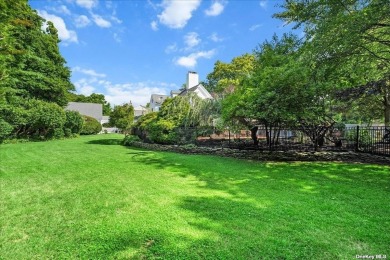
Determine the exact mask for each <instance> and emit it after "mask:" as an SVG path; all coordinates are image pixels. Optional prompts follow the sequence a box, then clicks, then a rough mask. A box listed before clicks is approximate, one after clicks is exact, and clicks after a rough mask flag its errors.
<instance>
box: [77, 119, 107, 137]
mask: <svg viewBox="0 0 390 260" xmlns="http://www.w3.org/2000/svg"><path fill="white" fill-rule="evenodd" d="M83 119H84V123H83V127H82V129H81V132H80V134H81V135H94V134H97V133H99V132H100V131H102V125H101V124H100V123H99V122H98V121H97V120H96V119H95V118H93V117H90V116H83Z"/></svg>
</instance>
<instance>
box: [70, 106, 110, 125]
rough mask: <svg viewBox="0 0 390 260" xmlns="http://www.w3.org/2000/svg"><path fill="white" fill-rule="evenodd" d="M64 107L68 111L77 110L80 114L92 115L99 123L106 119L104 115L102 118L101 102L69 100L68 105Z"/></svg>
mask: <svg viewBox="0 0 390 260" xmlns="http://www.w3.org/2000/svg"><path fill="white" fill-rule="evenodd" d="M65 109H66V110H70V111H77V112H79V113H80V114H82V115H85V116H90V117H93V118H95V119H96V120H97V121H98V122H100V123H101V124H103V123H104V122H105V120H107V118H106V117H104V118H103V105H102V104H96V103H81V102H69V103H68V106H67V107H66V108H65ZM103 121H104V122H103Z"/></svg>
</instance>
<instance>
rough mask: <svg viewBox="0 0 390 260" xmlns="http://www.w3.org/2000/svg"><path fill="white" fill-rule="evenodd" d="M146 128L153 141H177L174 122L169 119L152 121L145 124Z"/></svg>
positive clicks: (167, 142) (169, 142) (162, 142)
mask: <svg viewBox="0 0 390 260" xmlns="http://www.w3.org/2000/svg"><path fill="white" fill-rule="evenodd" d="M146 130H147V133H148V136H149V138H150V140H151V141H153V142H155V143H159V144H175V143H176V141H177V133H176V131H175V123H174V122H172V121H170V120H164V119H160V120H158V121H153V122H151V123H150V124H149V125H148V126H147V128H146Z"/></svg>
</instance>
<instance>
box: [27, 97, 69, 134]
mask: <svg viewBox="0 0 390 260" xmlns="http://www.w3.org/2000/svg"><path fill="white" fill-rule="evenodd" d="M30 106H31V109H30V111H29V112H30V124H31V125H30V126H29V132H30V133H33V136H36V137H39V138H42V139H45V138H62V137H63V136H64V133H63V126H64V124H65V121H66V115H65V111H64V110H63V109H62V108H61V107H60V106H58V105H57V104H55V103H48V102H44V101H40V100H32V101H31V104H30Z"/></svg>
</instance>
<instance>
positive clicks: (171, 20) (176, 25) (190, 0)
mask: <svg viewBox="0 0 390 260" xmlns="http://www.w3.org/2000/svg"><path fill="white" fill-rule="evenodd" d="M200 2H201V0H186V1H180V0H164V1H163V3H162V6H163V7H164V10H163V12H162V13H161V14H160V15H158V18H159V21H160V23H162V24H164V25H166V26H168V27H169V28H173V29H180V28H183V27H184V26H186V24H187V22H188V20H190V19H191V17H192V12H194V11H195V10H196V9H198V7H199V5H200Z"/></svg>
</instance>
